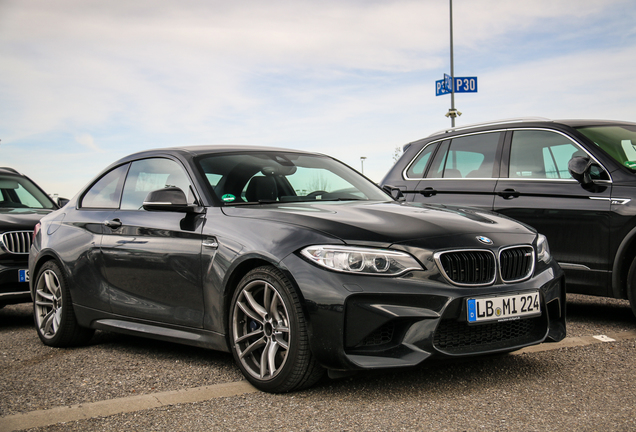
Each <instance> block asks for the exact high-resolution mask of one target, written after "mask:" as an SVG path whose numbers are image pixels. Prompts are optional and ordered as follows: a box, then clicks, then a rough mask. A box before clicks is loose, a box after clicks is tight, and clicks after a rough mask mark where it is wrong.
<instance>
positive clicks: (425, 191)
mask: <svg viewBox="0 0 636 432" xmlns="http://www.w3.org/2000/svg"><path fill="white" fill-rule="evenodd" d="M420 193H421V194H422V195H424V196H425V197H427V198H428V197H431V196H433V195H437V191H436V190H435V189H433V188H432V187H427V188H424V189H422V190H421V191H420Z"/></svg>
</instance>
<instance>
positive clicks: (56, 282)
mask: <svg viewBox="0 0 636 432" xmlns="http://www.w3.org/2000/svg"><path fill="white" fill-rule="evenodd" d="M34 297H35V298H34V301H33V316H34V319H35V328H36V330H37V332H38V336H39V337H40V340H41V341H42V342H43V343H44V344H45V345H49V346H54V347H68V346H75V345H81V344H83V343H86V342H88V340H89V339H90V338H91V337H92V336H93V333H94V332H95V330H93V329H88V328H85V327H80V326H79V324H77V320H76V318H75V312H74V311H73V302H72V300H71V294H70V292H69V290H68V286H67V285H66V278H65V277H64V274H63V273H62V271H61V270H60V268H59V266H58V265H57V264H56V263H55V262H54V261H48V262H47V263H45V264H44V265H43V266H42V268H41V269H40V271H39V272H38V275H37V278H36V282H35V296H34Z"/></svg>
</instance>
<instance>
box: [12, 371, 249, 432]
mask: <svg viewBox="0 0 636 432" xmlns="http://www.w3.org/2000/svg"><path fill="white" fill-rule="evenodd" d="M257 391H258V390H257V389H256V388H254V387H252V385H251V384H249V383H248V382H247V381H238V382H231V383H223V384H216V385H210V386H204V387H196V388H191V389H185V390H175V391H169V392H163V393H153V394H148V395H141V396H132V397H125V398H118V399H110V400H104V401H99V402H91V403H86V404H78V405H71V406H68V407H66V406H65V407H58V408H51V409H47V410H40V411H32V412H28V413H24V414H15V415H10V416H6V417H0V432H9V431H14V430H21V429H29V428H35V427H43V426H50V425H53V424H56V423H62V422H70V421H77V420H83V419H89V418H93V417H105V416H111V415H115V414H122V413H128V412H133V411H141V410H147V409H151V408H158V407H162V406H167V405H175V404H179V403H192V402H201V401H205V400H210V399H215V398H221V397H231V396H238V395H242V394H246V393H254V392H257Z"/></svg>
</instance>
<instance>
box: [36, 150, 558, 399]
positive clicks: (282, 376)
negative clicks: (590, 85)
mask: <svg viewBox="0 0 636 432" xmlns="http://www.w3.org/2000/svg"><path fill="white" fill-rule="evenodd" d="M29 271H30V274H31V275H32V277H31V282H30V283H31V295H32V297H33V299H34V312H35V321H36V327H37V332H38V334H39V337H40V339H41V340H42V342H43V343H45V344H47V345H51V346H56V347H65V346H71V345H78V344H82V343H85V342H87V341H88V339H89V338H90V337H91V336H92V334H93V332H94V330H95V329H101V330H107V331H114V332H122V333H128V334H134V335H141V336H146V337H150V338H155V339H159V340H165V341H175V342H181V343H185V344H191V345H197V346H202V347H208V348H212V349H215V350H222V351H229V352H231V353H232V354H233V355H234V358H235V359H236V363H237V365H238V367H239V368H240V369H241V371H242V372H243V374H244V375H245V377H246V378H247V379H248V380H249V381H250V382H251V383H252V384H253V385H254V386H256V387H257V388H259V389H261V390H265V391H270V392H287V391H293V390H298V389H301V388H306V387H308V386H311V385H312V384H314V383H315V382H316V381H318V379H320V378H321V376H323V375H324V373H325V371H329V372H330V374H331V375H332V376H335V375H338V374H339V373H340V372H342V371H352V370H359V369H377V368H391V367H401V366H413V365H417V364H419V363H421V362H423V361H424V360H426V359H428V358H432V357H444V356H445V357H460V356H469V355H477V354H484V353H496V352H507V351H513V350H516V349H519V348H521V347H524V346H528V345H533V344H538V343H541V342H544V341H546V340H551V341H559V340H561V339H563V338H564V337H565V289H564V279H563V273H562V271H561V269H560V267H559V266H558V264H557V263H556V262H555V261H554V260H553V259H552V257H551V255H550V250H549V247H548V243H547V241H546V239H545V237H544V236H542V235H541V234H538V233H537V232H535V231H534V230H533V229H531V228H529V227H527V226H525V225H522V224H520V223H518V222H515V221H513V220H511V219H509V218H507V217H505V216H501V215H498V214H495V213H490V212H487V211H480V210H476V209H471V208H462V207H450V206H443V205H426V204H421V203H420V204H418V203H412V204H406V203H404V202H398V201H395V200H393V199H392V198H391V197H390V196H389V195H388V194H387V193H385V192H384V191H383V190H381V189H380V188H379V187H378V186H376V185H375V184H373V183H372V182H371V181H369V180H368V179H367V178H365V177H364V176H362V175H360V174H359V173H358V172H357V171H355V170H353V169H352V168H350V167H348V166H346V165H344V164H342V163H341V162H338V161H337V160H335V159H333V158H331V157H328V156H325V155H321V154H313V153H307V152H300V151H293V150H288V149H274V148H258V147H236V146H226V147H189V148H188V147H184V148H172V149H158V150H152V151H145V152H141V153H137V154H134V155H131V156H128V157H125V158H123V159H121V160H119V161H117V162H115V163H114V164H112V165H111V166H109V167H108V168H107V169H106V170H104V171H103V172H102V173H101V174H99V175H98V176H97V177H96V178H95V179H94V180H93V181H92V182H90V184H88V185H87V187H86V188H84V189H83V190H82V191H81V192H80V193H79V194H78V195H77V196H76V197H74V198H73V199H72V200H71V201H70V202H69V204H68V205H66V206H65V207H64V208H62V209H60V210H57V211H55V212H53V213H51V214H49V215H47V216H45V217H44V218H43V219H42V221H41V224H40V225H38V226H37V227H36V233H35V237H34V242H33V245H32V247H31V252H30V257H29Z"/></svg>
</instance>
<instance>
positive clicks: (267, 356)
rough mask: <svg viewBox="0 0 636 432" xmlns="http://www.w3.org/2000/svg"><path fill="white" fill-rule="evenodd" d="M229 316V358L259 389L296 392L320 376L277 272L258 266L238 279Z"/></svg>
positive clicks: (299, 315)
mask: <svg viewBox="0 0 636 432" xmlns="http://www.w3.org/2000/svg"><path fill="white" fill-rule="evenodd" d="M229 316H230V323H229V324H230V342H231V347H232V354H233V355H234V359H235V360H236V362H237V364H238V365H239V367H240V368H241V371H242V372H243V375H245V377H246V378H247V379H248V380H249V381H250V382H251V383H252V384H253V385H254V386H255V387H257V388H258V389H260V390H263V391H268V392H274V393H282V392H288V391H292V390H300V389H302V388H306V387H309V386H311V385H313V384H314V383H315V382H317V381H318V380H319V379H320V378H321V377H322V376H323V374H324V369H323V368H322V367H321V366H320V365H319V364H318V363H317V362H316V360H315V359H314V358H313V356H312V353H311V351H310V349H309V338H308V335H307V325H306V323H305V319H304V316H303V312H302V308H301V306H300V301H299V300H298V296H297V295H296V292H295V291H294V288H293V286H292V285H291V283H290V282H289V280H288V279H287V278H286V277H285V275H283V274H282V273H281V272H280V271H279V270H277V269H276V268H274V267H270V266H264V267H259V268H256V269H254V270H252V271H250V272H249V273H248V274H247V275H245V277H243V279H242V280H241V282H240V283H239V285H238V288H237V289H236V292H235V293H234V296H233V298H232V303H231V307H230V315H229Z"/></svg>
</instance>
